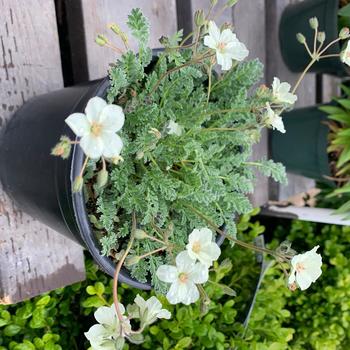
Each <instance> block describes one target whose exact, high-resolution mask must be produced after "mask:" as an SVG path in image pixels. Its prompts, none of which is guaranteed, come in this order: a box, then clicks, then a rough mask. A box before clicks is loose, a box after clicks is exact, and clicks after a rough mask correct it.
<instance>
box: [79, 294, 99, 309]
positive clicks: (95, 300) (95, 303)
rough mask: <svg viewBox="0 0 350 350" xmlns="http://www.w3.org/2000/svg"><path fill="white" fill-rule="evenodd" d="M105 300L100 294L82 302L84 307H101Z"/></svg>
mask: <svg viewBox="0 0 350 350" xmlns="http://www.w3.org/2000/svg"><path fill="white" fill-rule="evenodd" d="M103 305H104V302H103V301H102V300H101V299H100V298H99V297H98V296H92V297H89V298H87V299H86V300H84V301H83V302H82V307H86V308H87V307H96V308H98V307H100V306H103Z"/></svg>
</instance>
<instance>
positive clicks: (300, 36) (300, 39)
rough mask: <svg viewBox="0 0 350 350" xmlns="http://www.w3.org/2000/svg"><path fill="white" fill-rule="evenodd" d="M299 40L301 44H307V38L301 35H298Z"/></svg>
mask: <svg viewBox="0 0 350 350" xmlns="http://www.w3.org/2000/svg"><path fill="white" fill-rule="evenodd" d="M297 40H298V41H299V42H300V44H305V42H306V39H305V36H304V35H303V34H301V33H298V34H297Z"/></svg>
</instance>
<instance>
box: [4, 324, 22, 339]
mask: <svg viewBox="0 0 350 350" xmlns="http://www.w3.org/2000/svg"><path fill="white" fill-rule="evenodd" d="M20 331H21V327H20V326H18V325H16V324H10V325H8V326H6V327H5V328H4V329H3V333H4V335H5V336H6V337H13V336H14V335H16V334H18V333H19V332H20Z"/></svg>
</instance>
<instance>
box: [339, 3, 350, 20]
mask: <svg viewBox="0 0 350 350" xmlns="http://www.w3.org/2000/svg"><path fill="white" fill-rule="evenodd" d="M338 15H339V16H344V17H350V4H348V5H345V6H344V7H342V8H341V9H340V10H339V11H338Z"/></svg>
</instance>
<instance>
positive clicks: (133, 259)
mask: <svg viewBox="0 0 350 350" xmlns="http://www.w3.org/2000/svg"><path fill="white" fill-rule="evenodd" d="M139 261H140V257H139V256H137V255H134V256H128V257H127V258H126V259H125V263H124V264H125V266H132V265H135V264H137V263H138V262H139Z"/></svg>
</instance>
